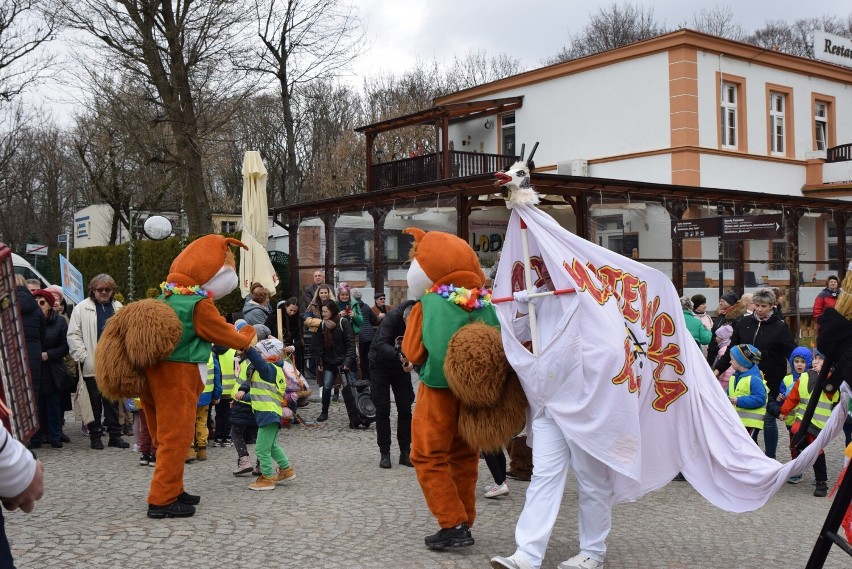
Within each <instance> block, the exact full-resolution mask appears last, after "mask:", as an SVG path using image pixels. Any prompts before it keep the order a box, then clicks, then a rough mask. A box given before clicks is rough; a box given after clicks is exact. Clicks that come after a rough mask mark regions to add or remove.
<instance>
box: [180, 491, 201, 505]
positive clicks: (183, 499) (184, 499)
mask: <svg viewBox="0 0 852 569" xmlns="http://www.w3.org/2000/svg"><path fill="white" fill-rule="evenodd" d="M177 501H178V502H180V503H181V504H186V505H188V506H195V505H197V504H199V503H200V502H201V496H197V495H195V494H188V493H187V492H181V493H180V494H179V495H178V497H177Z"/></svg>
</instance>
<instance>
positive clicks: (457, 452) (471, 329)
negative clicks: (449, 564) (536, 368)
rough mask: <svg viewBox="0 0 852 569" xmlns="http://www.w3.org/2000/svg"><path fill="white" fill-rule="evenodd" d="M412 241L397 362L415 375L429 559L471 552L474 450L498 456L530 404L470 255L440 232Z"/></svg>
mask: <svg viewBox="0 0 852 569" xmlns="http://www.w3.org/2000/svg"><path fill="white" fill-rule="evenodd" d="M405 233H408V234H410V235H413V236H414V247H413V249H412V251H411V254H410V258H411V266H410V268H409V271H408V287H409V294H410V295H411V296H413V297H414V298H415V299H419V300H420V302H418V303H417V304H415V305H414V308H413V309H412V310H411V314H410V316H409V317H408V321H407V323H406V331H405V336H404V337H403V342H402V352H403V353H404V354H405V356H406V358H407V359H408V361H410V362H411V363H413V364H415V365H419V366H420V368H419V371H418V373H419V375H420V387H419V389H418V392H417V404H416V405H415V406H414V416H413V418H412V423H411V431H412V433H411V435H412V436H411V455H410V458H411V462H412V464H413V465H414V469H415V471H416V473H417V480H418V482H419V483H420V488H421V489H422V491H423V496H424V497H425V498H426V504H427V505H428V506H429V510H430V511H431V512H432V514H433V515H434V516H435V518H437V520H438V524H439V525H440V527H441V529H440V530H439V531H438V533H436V534H434V535H430V536H428V537H426V539H425V543H426V546H427V547H429V548H430V549H445V548H447V547H464V546H468V545H473V543H474V540H473V537H472V535H471V532H470V526H472V525H473V522H474V519H475V517H476V479H477V473H478V470H479V449H484V450H494V449H497V448H499V449H502V445H504V444H505V443H506V442H508V440H509V439H510V438H511V437H512V435H514V434H516V433H517V432H518V431H519V430H520V429H521V428H523V425H524V420H525V409H526V398H525V397H524V394H523V391H522V389H521V387H520V383H519V382H518V379H517V377H516V376H515V375H514V373H513V372H511V368H510V367H509V365H508V361H506V357H505V353H504V352H503V346H502V343H501V340H500V332H499V324H498V321H497V315H496V312H495V310H494V307H493V306H492V305H491V300H490V299H491V294H490V292H489V291H488V289H486V288H484V285H485V274H484V273H483V272H482V269H481V268H480V266H479V260H478V259H477V257H476V253H474V251H473V249H471V247H470V246H469V245H468V244H467V243H466V242H465V241H464V240H462V239H460V238H458V237H456V236H455V235H450V234H449V233H442V232H439V231H430V232H428V233H427V232H424V231H423V230H421V229H417V228H408V229H406V230H405Z"/></svg>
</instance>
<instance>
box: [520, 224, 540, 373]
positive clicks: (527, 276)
mask: <svg viewBox="0 0 852 569" xmlns="http://www.w3.org/2000/svg"><path fill="white" fill-rule="evenodd" d="M519 219H520V220H521V244H522V245H523V249H524V284H525V285H526V287H527V291H529V292H528V294H532V293H533V290H534V289H533V285H532V267H531V266H530V243H529V240H528V238H527V224H526V223H525V222H524V218H522V217H520V216H519ZM527 309H528V310H529V314H530V340H532V353H533V355H534V356H537V355H538V350H539V345H538V325H537V324H536V316H535V305H533V302H532V299H530V300H528V301H527Z"/></svg>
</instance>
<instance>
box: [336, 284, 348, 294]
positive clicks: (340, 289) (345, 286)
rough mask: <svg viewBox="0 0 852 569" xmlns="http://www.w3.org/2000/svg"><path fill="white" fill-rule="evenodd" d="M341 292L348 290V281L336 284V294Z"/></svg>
mask: <svg viewBox="0 0 852 569" xmlns="http://www.w3.org/2000/svg"><path fill="white" fill-rule="evenodd" d="M341 292H349V283H340V284H339V285H337V296H340V293H341Z"/></svg>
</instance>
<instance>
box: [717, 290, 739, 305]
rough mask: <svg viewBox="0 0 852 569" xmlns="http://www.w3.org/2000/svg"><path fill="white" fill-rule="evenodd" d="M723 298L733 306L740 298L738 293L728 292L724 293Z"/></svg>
mask: <svg viewBox="0 0 852 569" xmlns="http://www.w3.org/2000/svg"><path fill="white" fill-rule="evenodd" d="M721 300H724V301H725V302H727V303H728V304H729V305H731V306H733V305H735V304H736V303H737V300H739V299H738V298H737V295H735V294H734V293H732V292H726V293H725V294H723V295H722V298H721Z"/></svg>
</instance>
